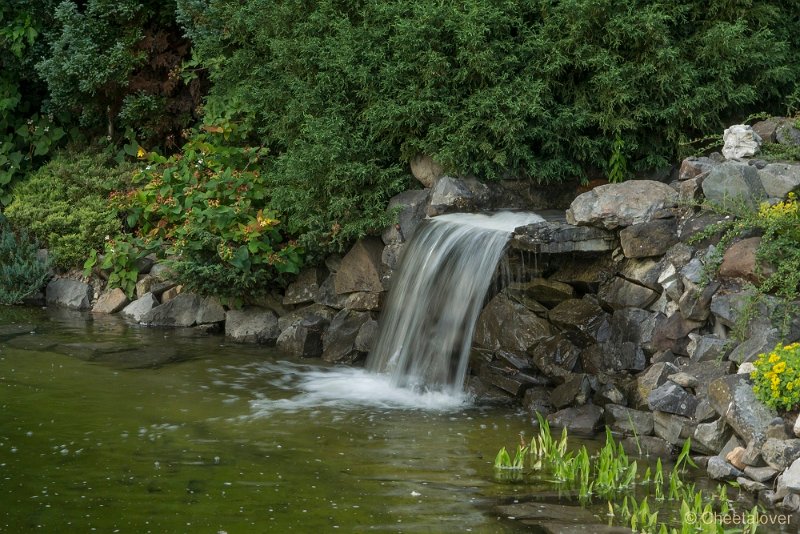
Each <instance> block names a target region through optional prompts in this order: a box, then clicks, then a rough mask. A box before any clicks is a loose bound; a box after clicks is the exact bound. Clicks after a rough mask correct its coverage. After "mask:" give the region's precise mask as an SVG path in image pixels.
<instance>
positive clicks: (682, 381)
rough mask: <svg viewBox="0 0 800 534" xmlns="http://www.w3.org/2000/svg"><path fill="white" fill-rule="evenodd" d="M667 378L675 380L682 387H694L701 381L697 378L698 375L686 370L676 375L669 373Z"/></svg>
mask: <svg viewBox="0 0 800 534" xmlns="http://www.w3.org/2000/svg"><path fill="white" fill-rule="evenodd" d="M667 378H668V379H669V380H671V381H672V382H675V383H676V384H678V385H679V386H680V387H682V388H692V389H694V388H696V387H697V385H698V384H699V381H698V380H697V377H696V376H694V375H691V374H689V373H684V372H680V373H675V374H674V375H669V376H668V377H667Z"/></svg>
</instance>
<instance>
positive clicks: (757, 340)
mask: <svg viewBox="0 0 800 534" xmlns="http://www.w3.org/2000/svg"><path fill="white" fill-rule="evenodd" d="M780 339H781V335H780V333H779V332H778V330H777V329H775V328H763V329H760V330H757V331H755V332H754V333H753V335H752V336H751V337H749V338H747V339H746V340H744V341H743V342H742V343H741V344H739V345H737V346H736V348H735V349H733V350H732V351H731V352H730V354H728V359H729V360H731V361H732V362H736V363H738V364H742V363H744V362H752V361H754V360H755V359H756V358H757V357H758V355H759V354H761V353H763V352H769V351H771V350H772V349H774V348H775V345H776V344H777V343H778V342H779V341H780Z"/></svg>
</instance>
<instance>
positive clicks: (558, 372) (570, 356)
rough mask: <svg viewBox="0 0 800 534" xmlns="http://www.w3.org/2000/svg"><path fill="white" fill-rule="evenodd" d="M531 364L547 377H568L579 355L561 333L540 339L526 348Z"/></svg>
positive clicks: (575, 348) (579, 352)
mask: <svg viewBox="0 0 800 534" xmlns="http://www.w3.org/2000/svg"><path fill="white" fill-rule="evenodd" d="M528 355H529V356H530V357H531V360H532V361H533V364H534V365H535V366H536V368H537V369H538V370H539V371H540V372H541V373H542V374H543V375H544V376H548V377H564V378H565V377H569V376H570V375H571V373H572V370H573V369H574V368H575V364H576V363H577V362H578V358H579V357H580V355H581V351H580V349H578V348H577V347H576V346H575V345H574V344H573V343H572V342H571V341H570V340H569V339H567V338H566V337H565V336H563V335H561V334H556V335H554V336H549V337H546V338H543V339H541V340H540V341H539V342H538V343H535V344H534V345H532V346H531V347H530V348H529V350H528Z"/></svg>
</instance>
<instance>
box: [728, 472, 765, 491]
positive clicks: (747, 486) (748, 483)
mask: <svg viewBox="0 0 800 534" xmlns="http://www.w3.org/2000/svg"><path fill="white" fill-rule="evenodd" d="M745 475H747V473H745ZM736 483H737V484H739V487H740V488H742V489H743V490H745V491H746V492H748V493H758V492H759V491H763V490H765V489H767V486H766V485H765V484H762V483H761V482H756V481H755V480H750V479H749V478H747V476H743V477H737V478H736Z"/></svg>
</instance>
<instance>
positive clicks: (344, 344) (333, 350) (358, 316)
mask: <svg viewBox="0 0 800 534" xmlns="http://www.w3.org/2000/svg"><path fill="white" fill-rule="evenodd" d="M370 319H371V316H370V314H369V313H368V312H357V311H353V310H342V311H340V312H339V313H337V314H336V316H335V317H334V318H333V320H332V321H331V324H330V326H329V327H328V330H327V332H325V335H324V336H323V339H322V359H323V360H325V361H328V362H332V363H353V362H355V361H356V360H358V359H360V358H361V357H362V356H363V353H361V352H359V351H358V350H357V349H356V338H357V337H358V332H359V331H360V330H361V327H362V326H363V325H364V323H366V322H367V321H369V320H370Z"/></svg>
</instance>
